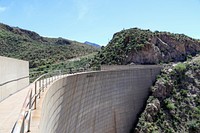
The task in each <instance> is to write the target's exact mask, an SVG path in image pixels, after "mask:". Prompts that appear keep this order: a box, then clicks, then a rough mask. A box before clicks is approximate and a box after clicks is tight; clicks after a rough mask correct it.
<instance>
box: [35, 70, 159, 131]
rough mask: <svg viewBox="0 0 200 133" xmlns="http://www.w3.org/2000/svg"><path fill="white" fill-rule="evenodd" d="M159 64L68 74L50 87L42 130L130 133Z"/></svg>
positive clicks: (45, 102)
mask: <svg viewBox="0 0 200 133" xmlns="http://www.w3.org/2000/svg"><path fill="white" fill-rule="evenodd" d="M160 70H161V67H160V66H151V67H150V66H148V67H143V68H133V69H127V70H113V71H99V72H89V73H80V74H74V75H69V76H67V77H65V78H62V79H59V80H58V81H56V82H55V83H54V84H52V86H51V87H50V88H49V90H48V91H47V93H46V95H45V98H44V101H43V107H42V112H41V120H40V125H39V130H40V133H129V132H130V130H131V128H132V127H133V124H134V122H135V121H136V119H137V114H138V113H139V112H140V111H141V109H142V107H143V105H144V103H145V101H146V99H147V97H148V94H149V87H150V86H151V85H152V84H153V82H154V81H155V78H156V75H158V74H159V73H160Z"/></svg>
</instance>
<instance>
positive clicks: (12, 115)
mask: <svg viewBox="0 0 200 133" xmlns="http://www.w3.org/2000/svg"><path fill="white" fill-rule="evenodd" d="M28 89H30V86H29V87H27V88H25V89H23V90H21V91H19V92H18V93H15V94H13V95H12V96H10V97H8V98H6V100H3V101H2V102H0V133H10V132H11V131H12V128H13V126H14V124H15V122H16V120H17V119H18V116H19V113H20V111H21V108H22V105H23V103H24V100H25V97H26V95H27V93H28Z"/></svg>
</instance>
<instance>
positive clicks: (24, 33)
mask: <svg viewBox="0 0 200 133" xmlns="http://www.w3.org/2000/svg"><path fill="white" fill-rule="evenodd" d="M0 47H1V49H0V55H1V56H8V57H12V58H18V59H23V60H27V61H29V62H30V68H35V67H39V66H42V65H47V64H49V65H50V64H53V63H57V62H62V61H65V60H67V59H71V58H74V57H77V56H82V55H87V54H90V53H92V52H97V51H98V49H97V48H95V47H93V46H88V45H86V44H83V43H80V42H77V41H71V40H68V39H64V38H61V37H60V38H48V37H42V36H40V35H39V34H38V33H36V32H33V31H29V30H25V29H21V28H18V27H11V26H8V25H6V24H2V23H1V24H0Z"/></svg>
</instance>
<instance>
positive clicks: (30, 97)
mask: <svg viewBox="0 0 200 133" xmlns="http://www.w3.org/2000/svg"><path fill="white" fill-rule="evenodd" d="M31 99H32V89H31V93H30V96H29V109H31V106H32V105H31Z"/></svg>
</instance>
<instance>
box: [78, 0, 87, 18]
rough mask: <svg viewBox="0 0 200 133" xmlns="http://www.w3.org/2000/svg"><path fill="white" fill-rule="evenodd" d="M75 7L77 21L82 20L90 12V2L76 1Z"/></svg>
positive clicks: (84, 0) (85, 0)
mask: <svg viewBox="0 0 200 133" xmlns="http://www.w3.org/2000/svg"><path fill="white" fill-rule="evenodd" d="M75 5H76V8H77V12H78V16H77V19H78V20H82V19H84V18H85V17H86V16H87V14H88V13H89V11H90V1H89V0H76V1H75Z"/></svg>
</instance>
